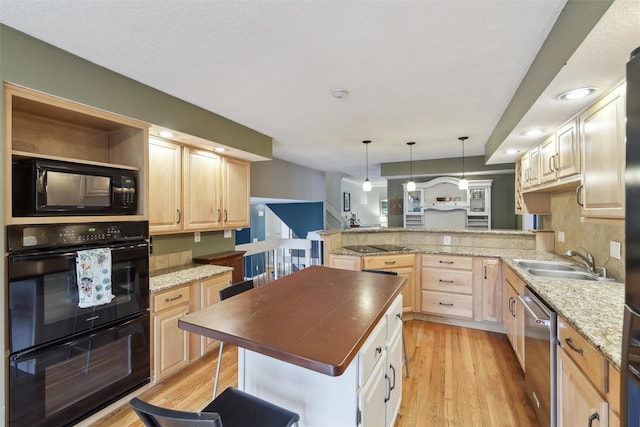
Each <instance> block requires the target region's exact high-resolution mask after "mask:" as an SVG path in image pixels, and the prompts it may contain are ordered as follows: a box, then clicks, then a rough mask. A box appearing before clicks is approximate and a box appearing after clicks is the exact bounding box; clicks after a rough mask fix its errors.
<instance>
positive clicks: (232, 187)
mask: <svg viewBox="0 0 640 427" xmlns="http://www.w3.org/2000/svg"><path fill="white" fill-rule="evenodd" d="M222 170H223V178H224V181H223V182H224V191H223V198H222V200H223V204H222V207H223V209H222V214H223V216H222V221H223V224H224V226H225V227H226V228H240V227H248V226H249V223H250V217H249V197H250V193H249V173H250V164H249V162H246V161H244V160H238V159H232V158H229V157H227V158H224V159H223V162H222Z"/></svg>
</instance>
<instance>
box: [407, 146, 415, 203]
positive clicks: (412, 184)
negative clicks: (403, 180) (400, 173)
mask: <svg viewBox="0 0 640 427" xmlns="http://www.w3.org/2000/svg"><path fill="white" fill-rule="evenodd" d="M407 145H408V146H409V182H407V191H415V190H416V183H415V182H413V146H414V145H415V142H407Z"/></svg>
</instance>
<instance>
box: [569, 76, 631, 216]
mask: <svg viewBox="0 0 640 427" xmlns="http://www.w3.org/2000/svg"><path fill="white" fill-rule="evenodd" d="M623 89H624V86H619V87H617V88H616V89H614V90H613V91H611V92H610V93H609V94H608V95H606V96H605V97H603V98H602V99H601V100H599V101H598V102H597V103H595V104H594V105H592V106H591V107H589V108H588V109H587V110H585V111H584V112H583V113H582V114H580V116H579V121H580V134H581V138H582V151H583V157H582V159H583V164H582V187H580V188H579V189H578V194H577V198H578V202H579V203H581V205H582V213H583V215H584V216H585V217H587V218H613V219H622V218H624V215H625V204H624V203H625V200H624V198H625V194H624V185H625V183H624V170H625V157H626V155H625V123H624V120H625V105H624V104H625V100H624V90H623Z"/></svg>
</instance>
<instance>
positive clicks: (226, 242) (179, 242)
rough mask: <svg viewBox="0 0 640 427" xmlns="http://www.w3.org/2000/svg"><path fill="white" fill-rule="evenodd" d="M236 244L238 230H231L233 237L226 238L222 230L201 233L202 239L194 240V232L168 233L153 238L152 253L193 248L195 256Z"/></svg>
mask: <svg viewBox="0 0 640 427" xmlns="http://www.w3.org/2000/svg"><path fill="white" fill-rule="evenodd" d="M235 246H236V232H235V230H232V231H231V237H229V238H225V237H224V233H223V232H222V231H211V232H206V233H200V241H199V242H198V243H196V242H195V241H194V233H180V234H168V235H166V236H153V237H152V238H151V254H152V255H164V254H170V253H173V252H182V251H188V250H191V253H192V254H193V256H194V257H195V256H202V255H209V254H216V253H220V252H227V251H232V250H234V248H235Z"/></svg>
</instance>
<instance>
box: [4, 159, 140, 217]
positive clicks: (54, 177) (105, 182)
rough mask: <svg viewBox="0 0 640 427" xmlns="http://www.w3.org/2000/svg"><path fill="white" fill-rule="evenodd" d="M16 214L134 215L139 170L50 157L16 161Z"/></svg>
mask: <svg viewBox="0 0 640 427" xmlns="http://www.w3.org/2000/svg"><path fill="white" fill-rule="evenodd" d="M12 180H13V184H12V185H13V195H12V199H13V200H12V204H13V206H12V207H13V216H16V217H20V216H59V215H60V216H70V215H75V216H81V215H134V214H136V213H137V207H138V202H137V200H138V191H137V183H138V174H137V172H136V171H135V170H129V169H120V168H112V167H107V166H98V165H87V164H81V163H73V162H63V161H57V160H48V159H36V158H25V159H17V160H14V161H13V164H12Z"/></svg>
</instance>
